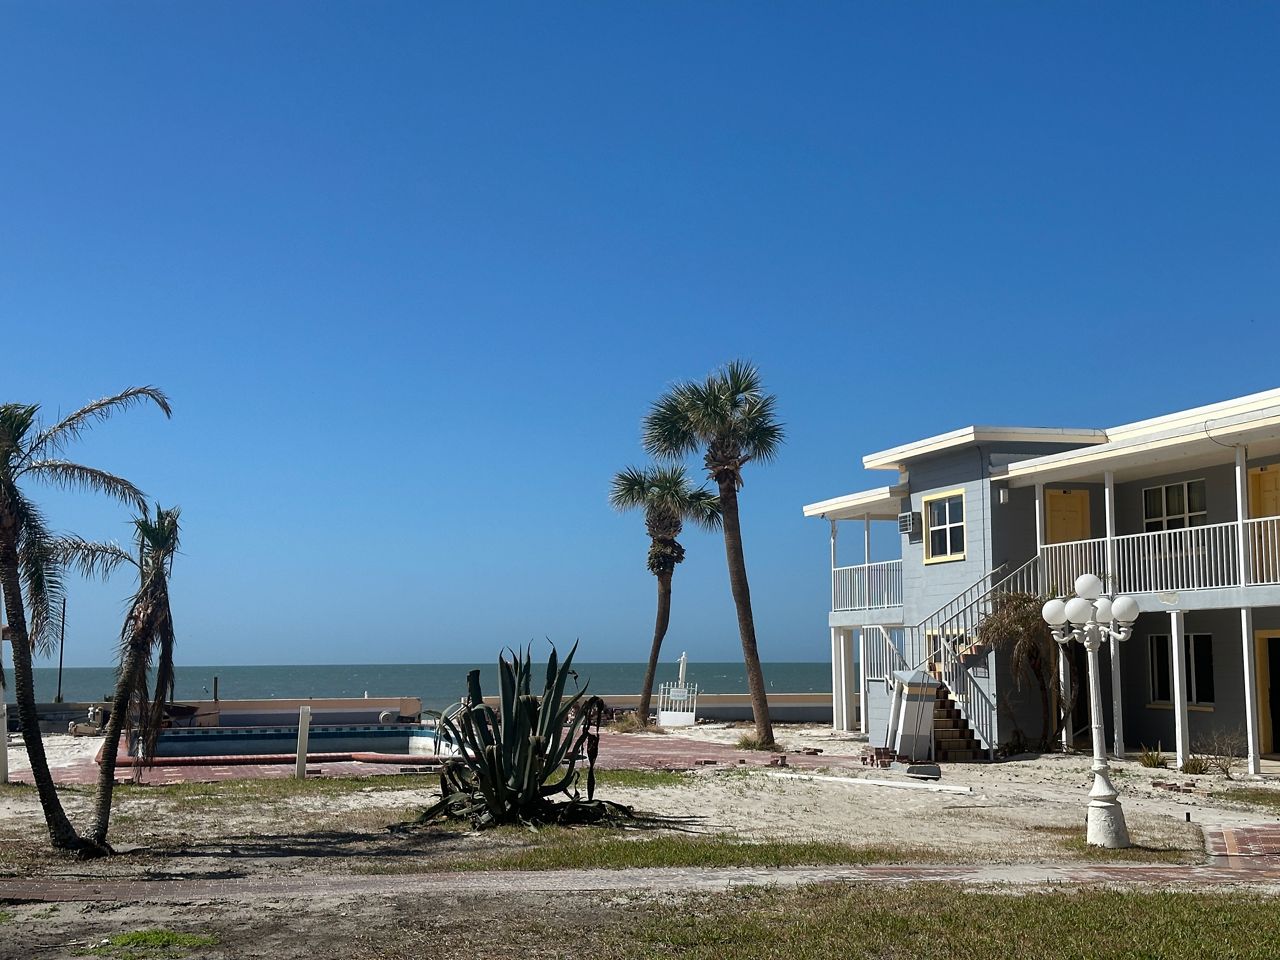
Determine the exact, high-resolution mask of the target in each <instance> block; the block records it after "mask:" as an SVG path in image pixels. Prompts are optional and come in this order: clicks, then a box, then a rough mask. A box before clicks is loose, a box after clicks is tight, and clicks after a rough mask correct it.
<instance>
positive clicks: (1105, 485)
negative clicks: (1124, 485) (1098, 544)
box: [1102, 470, 1119, 594]
mask: <svg viewBox="0 0 1280 960" xmlns="http://www.w3.org/2000/svg"><path fill="white" fill-rule="evenodd" d="M1102 500H1103V505H1104V507H1105V508H1106V509H1105V511H1104V513H1105V514H1106V519H1107V557H1106V564H1107V575H1106V578H1105V579H1106V584H1107V588H1106V589H1107V593H1110V594H1116V593H1118V592H1119V588H1118V587H1117V586H1116V475H1115V474H1114V473H1112V472H1111V471H1110V470H1108V471H1106V472H1105V473H1104V474H1103V475H1102Z"/></svg>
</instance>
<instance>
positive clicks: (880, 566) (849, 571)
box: [831, 560, 902, 610]
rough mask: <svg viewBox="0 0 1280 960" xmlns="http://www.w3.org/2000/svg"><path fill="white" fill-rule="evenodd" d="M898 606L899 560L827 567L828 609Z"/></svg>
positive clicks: (900, 562) (900, 582)
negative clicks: (829, 576) (828, 580)
mask: <svg viewBox="0 0 1280 960" xmlns="http://www.w3.org/2000/svg"><path fill="white" fill-rule="evenodd" d="M900 606H902V561H901V560H885V561H883V562H881V563H864V564H860V565H859V566H856V567H836V568H835V569H834V570H832V571H831V609H832V610H877V609H881V608H884V607H900Z"/></svg>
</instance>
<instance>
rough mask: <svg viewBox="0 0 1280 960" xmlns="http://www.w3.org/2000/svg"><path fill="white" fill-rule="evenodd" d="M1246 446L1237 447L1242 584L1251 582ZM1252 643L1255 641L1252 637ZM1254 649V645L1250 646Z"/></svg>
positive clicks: (1238, 558) (1238, 556)
mask: <svg viewBox="0 0 1280 960" xmlns="http://www.w3.org/2000/svg"><path fill="white" fill-rule="evenodd" d="M1248 457H1249V455H1248V452H1247V451H1246V450H1245V448H1244V447H1236V563H1237V564H1239V566H1238V568H1237V579H1236V582H1237V583H1239V584H1240V586H1242V587H1243V586H1247V585H1248V583H1249V543H1248V540H1247V534H1248V530H1247V528H1246V527H1245V525H1244V522H1245V520H1247V519H1248V518H1249V460H1248ZM1249 642H1250V643H1251V644H1252V642H1253V639H1252V637H1250V641H1249ZM1250 649H1252V647H1250Z"/></svg>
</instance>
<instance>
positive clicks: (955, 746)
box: [930, 671, 987, 763]
mask: <svg viewBox="0 0 1280 960" xmlns="http://www.w3.org/2000/svg"><path fill="white" fill-rule="evenodd" d="M930 672H931V673H932V671H930ZM935 679H937V677H936V676H935ZM933 746H934V753H935V754H936V756H935V758H934V759H935V760H937V762H938V763H973V762H976V761H979V760H985V759H986V758H987V757H986V754H987V751H985V750H983V749H982V744H980V743H979V742H978V738H977V737H976V736H974V733H973V730H971V729H970V728H969V721H968V720H966V719H965V717H964V714H963V713H962V712H961V711H960V707H959V706H958V705H957V704H956V702H955V700H953V699H952V698H951V691H950V690H948V689H947V687H946V685H945V684H944V685H942V686H940V687H938V699H937V702H936V703H934V705H933Z"/></svg>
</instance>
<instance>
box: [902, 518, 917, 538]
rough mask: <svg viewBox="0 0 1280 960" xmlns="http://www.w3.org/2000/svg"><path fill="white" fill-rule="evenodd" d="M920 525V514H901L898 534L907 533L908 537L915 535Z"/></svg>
mask: <svg viewBox="0 0 1280 960" xmlns="http://www.w3.org/2000/svg"><path fill="white" fill-rule="evenodd" d="M919 523H920V514H918V513H900V514H898V532H899V533H905V534H907V535H908V536H910V535H911V534H913V533H915V532H916V530H917V529H918V526H919Z"/></svg>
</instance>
